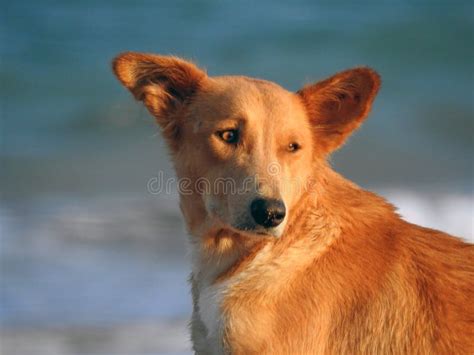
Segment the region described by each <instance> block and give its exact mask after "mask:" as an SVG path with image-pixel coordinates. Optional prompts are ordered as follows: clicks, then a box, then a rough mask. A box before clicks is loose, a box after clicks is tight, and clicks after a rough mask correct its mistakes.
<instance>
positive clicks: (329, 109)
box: [297, 68, 380, 154]
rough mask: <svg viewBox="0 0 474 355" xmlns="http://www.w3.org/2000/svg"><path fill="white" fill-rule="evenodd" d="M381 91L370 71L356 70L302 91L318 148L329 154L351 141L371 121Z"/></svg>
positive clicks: (300, 92) (339, 74) (300, 94)
mask: <svg viewBox="0 0 474 355" xmlns="http://www.w3.org/2000/svg"><path fill="white" fill-rule="evenodd" d="M379 87H380V76H379V75H378V74H377V72H375V71H374V70H372V69H370V68H355V69H350V70H346V71H343V72H341V73H338V74H336V75H334V76H332V77H330V78H328V79H326V80H323V81H320V82H318V83H315V84H311V85H308V86H305V87H304V88H302V89H301V90H299V91H298V93H297V94H298V95H299V96H300V98H301V99H302V101H303V104H304V106H305V107H306V111H307V113H308V116H309V119H310V121H311V124H312V126H313V127H314V129H315V135H316V140H317V142H316V144H317V146H318V147H319V148H320V149H321V150H322V151H323V153H324V154H328V153H330V152H332V151H334V150H335V149H337V148H338V147H340V146H341V145H342V144H343V143H344V141H345V140H346V139H347V138H348V136H349V135H350V134H351V132H352V131H354V130H355V129H357V128H358V127H359V126H360V124H361V123H362V122H363V121H364V119H365V118H366V117H367V115H368V113H369V111H370V108H371V106H372V102H373V101H374V98H375V95H376V94H377V92H378V90H379Z"/></svg>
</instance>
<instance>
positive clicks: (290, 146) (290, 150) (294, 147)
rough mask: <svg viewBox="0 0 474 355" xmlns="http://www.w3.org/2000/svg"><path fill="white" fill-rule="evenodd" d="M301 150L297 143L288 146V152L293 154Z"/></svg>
mask: <svg viewBox="0 0 474 355" xmlns="http://www.w3.org/2000/svg"><path fill="white" fill-rule="evenodd" d="M300 148H301V146H300V145H299V144H298V143H290V144H288V148H287V149H288V151H289V152H291V153H293V152H296V151H297V150H299V149H300Z"/></svg>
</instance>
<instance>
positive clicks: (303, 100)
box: [113, 53, 380, 236]
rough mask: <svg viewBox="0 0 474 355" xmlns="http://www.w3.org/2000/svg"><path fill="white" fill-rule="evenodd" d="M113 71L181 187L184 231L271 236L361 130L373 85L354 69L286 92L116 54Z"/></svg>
mask: <svg viewBox="0 0 474 355" xmlns="http://www.w3.org/2000/svg"><path fill="white" fill-rule="evenodd" d="M113 68H114V72H115V74H116V75H117V77H118V78H119V80H120V81H121V82H122V84H123V85H124V86H125V87H126V88H128V89H129V90H130V91H131V92H132V93H133V95H134V96H135V98H136V99H138V100H140V101H142V102H143V103H144V104H145V106H146V107H147V108H148V110H149V111H150V112H151V114H152V115H153V116H154V117H155V118H156V120H157V122H158V124H159V125H160V126H161V128H162V132H163V135H164V137H165V139H166V141H167V142H168V144H169V146H170V149H171V152H172V154H173V157H174V163H175V167H176V171H177V174H178V177H179V178H186V179H187V180H186V181H187V182H188V184H187V188H188V189H190V191H191V196H188V197H187V196H186V194H185V193H184V192H183V193H182V200H183V199H184V200H185V203H182V208H183V212H184V214H185V217H186V218H187V220H188V224H191V225H192V227H191V229H193V226H195V225H196V223H198V222H196V221H197V220H200V221H201V222H202V223H204V221H205V223H206V225H207V226H208V227H209V228H213V227H216V226H219V227H222V228H229V229H233V230H238V231H241V232H245V233H251V234H268V235H274V236H279V235H281V234H282V232H283V231H284V229H285V226H286V223H287V221H288V216H290V215H291V213H292V210H293V209H294V207H295V206H296V204H298V202H299V200H300V198H301V196H302V195H303V194H304V193H305V192H307V191H308V189H310V188H311V186H312V184H313V183H314V181H312V179H313V178H314V173H315V172H314V170H315V169H314V166H315V164H316V163H317V162H318V161H321V160H324V159H325V158H326V157H327V155H328V154H329V153H331V152H332V151H334V150H335V149H337V148H338V147H339V146H341V145H342V144H343V142H344V141H345V140H346V138H347V137H348V136H349V135H350V133H351V132H352V131H353V130H355V129H356V128H357V127H358V126H359V125H360V124H361V123H362V121H363V120H364V119H365V117H366V116H367V114H368V112H369V110H370V107H371V105H372V101H373V99H374V97H375V95H376V93H377V91H378V88H379V85H380V79H379V76H378V75H377V73H376V72H375V71H373V70H371V69H369V68H356V69H351V70H347V71H344V72H341V73H338V74H336V75H334V76H332V77H330V78H328V79H326V80H324V81H321V82H318V83H315V84H312V85H308V86H305V87H303V88H302V89H301V90H299V91H298V92H296V93H293V92H289V91H286V90H285V89H283V88H282V87H280V86H278V85H276V84H274V83H271V82H267V81H263V80H257V79H252V78H247V77H239V76H223V77H209V76H208V75H207V74H206V73H205V72H204V71H203V70H202V69H199V68H198V67H197V66H195V65H194V64H193V63H191V62H188V61H185V60H182V59H180V58H176V57H169V56H159V55H152V54H141V53H124V54H121V55H119V56H118V57H116V58H115V60H114V62H113ZM186 201H188V202H190V203H186ZM191 202H192V203H191Z"/></svg>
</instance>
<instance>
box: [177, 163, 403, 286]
mask: <svg viewBox="0 0 474 355" xmlns="http://www.w3.org/2000/svg"><path fill="white" fill-rule="evenodd" d="M315 181H316V184H315V185H314V186H313V188H312V189H311V191H308V192H307V193H304V194H303V195H302V196H301V198H300V200H299V201H298V202H297V203H295V207H293V208H292V210H291V212H290V214H289V220H288V223H287V226H286V228H285V231H284V233H283V235H282V236H281V237H279V238H276V237H273V236H260V235H259V236H252V235H248V234H244V233H238V232H235V231H232V230H230V229H225V228H218V227H217V228H216V227H213V226H212V225H211V224H210V223H209V220H208V218H207V213H206V211H205V208H204V205H203V203H202V197H201V196H200V195H198V194H190V195H186V196H181V209H182V212H183V215H184V217H185V219H186V222H187V227H188V230H189V232H190V234H191V244H192V255H193V259H194V260H193V265H194V268H193V269H194V270H193V273H194V274H195V275H196V276H197V274H203V275H202V276H203V277H206V278H210V279H212V280H215V279H218V278H225V277H227V276H229V275H230V274H233V273H236V272H238V271H239V270H240V269H241V268H242V267H244V266H245V264H246V263H247V262H248V261H249V260H251V259H252V258H253V257H255V256H256V255H257V254H258V253H259V251H260V250H262V249H263V248H265V247H267V248H269V247H270V248H274V249H281V250H282V251H283V250H285V249H286V248H288V246H289V245H292V244H295V243H298V242H299V243H301V242H302V243H307V242H308V241H309V242H311V243H315V244H317V245H318V248H317V249H318V250H320V251H321V252H322V251H324V250H326V249H327V247H328V246H329V245H330V244H331V243H332V242H333V241H335V240H337V239H338V238H339V237H341V236H342V235H343V233H344V230H347V228H354V227H355V226H357V225H358V224H360V223H361V222H360V221H364V224H365V227H366V228H370V226H371V225H372V226H373V225H375V224H377V223H380V222H379V221H381V220H383V219H384V218H386V216H387V211H389V212H390V214H391V215H392V216H393V217H394V218H397V216H396V214H395V212H394V208H393V206H392V205H390V204H389V203H387V202H386V201H385V200H384V199H382V198H381V197H379V196H377V195H375V194H373V193H371V192H368V191H365V190H363V189H361V188H360V187H358V186H357V185H355V184H353V183H352V182H350V181H348V180H346V179H345V178H343V177H342V176H341V175H339V174H338V173H336V172H334V171H333V170H332V169H331V168H330V167H329V166H327V165H323V166H319V171H318V178H317V179H315ZM190 211H192V212H190ZM359 227H360V226H359Z"/></svg>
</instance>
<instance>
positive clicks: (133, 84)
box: [112, 52, 207, 139]
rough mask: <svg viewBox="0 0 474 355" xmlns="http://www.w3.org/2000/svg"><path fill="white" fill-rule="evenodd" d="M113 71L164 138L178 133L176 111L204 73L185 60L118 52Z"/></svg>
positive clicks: (192, 92)
mask: <svg viewBox="0 0 474 355" xmlns="http://www.w3.org/2000/svg"><path fill="white" fill-rule="evenodd" d="M112 65H113V71H114V73H115V75H116V76H117V78H118V79H119V80H120V82H121V83H122V84H123V85H124V86H125V87H126V88H127V89H129V90H130V91H131V92H132V94H133V95H134V96H135V98H136V99H137V100H139V101H142V102H143V103H144V104H145V106H146V107H147V108H148V110H149V111H150V112H151V114H152V115H153V116H155V118H156V120H157V122H158V124H159V125H160V126H161V127H162V129H163V133H164V135H165V137H166V138H170V139H175V138H177V137H178V136H179V122H178V121H179V117H178V116H179V113H180V112H181V110H182V109H183V108H184V107H185V106H186V104H187V103H188V102H189V100H190V99H191V97H192V96H193V95H194V94H195V93H196V92H197V91H198V90H199V88H200V85H201V83H202V82H203V80H204V79H205V78H206V77H207V75H206V73H205V72H204V71H203V70H201V69H199V68H198V67H197V66H196V65H194V64H193V63H191V62H188V61H186V60H183V59H180V58H177V57H171V56H160V55H154V54H145V53H134V52H127V53H122V54H120V55H118V56H117V57H115V59H114V60H113V63H112Z"/></svg>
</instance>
